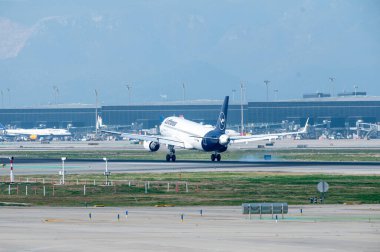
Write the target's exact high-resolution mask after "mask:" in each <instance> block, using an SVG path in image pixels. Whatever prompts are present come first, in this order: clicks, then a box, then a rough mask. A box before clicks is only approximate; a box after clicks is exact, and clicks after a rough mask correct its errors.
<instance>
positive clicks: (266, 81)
mask: <svg viewBox="0 0 380 252" xmlns="http://www.w3.org/2000/svg"><path fill="white" fill-rule="evenodd" d="M269 82H270V81H269V80H265V81H264V83H265V86H267V102H268V101H269V89H268V87H269Z"/></svg>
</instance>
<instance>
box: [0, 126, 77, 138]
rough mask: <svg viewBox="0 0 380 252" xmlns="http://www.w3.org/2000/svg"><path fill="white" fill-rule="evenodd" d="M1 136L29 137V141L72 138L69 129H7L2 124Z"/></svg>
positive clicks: (0, 128) (0, 127)
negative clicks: (44, 138) (47, 138)
mask: <svg viewBox="0 0 380 252" xmlns="http://www.w3.org/2000/svg"><path fill="white" fill-rule="evenodd" d="M0 135H3V136H6V137H18V136H21V137H27V138H28V139H29V140H36V139H39V138H40V137H47V136H49V137H64V136H71V133H70V131H68V130H67V129H53V128H45V129H22V128H18V129H6V128H5V127H4V125H2V124H1V123H0Z"/></svg>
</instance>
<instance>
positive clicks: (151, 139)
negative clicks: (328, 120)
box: [103, 96, 308, 162]
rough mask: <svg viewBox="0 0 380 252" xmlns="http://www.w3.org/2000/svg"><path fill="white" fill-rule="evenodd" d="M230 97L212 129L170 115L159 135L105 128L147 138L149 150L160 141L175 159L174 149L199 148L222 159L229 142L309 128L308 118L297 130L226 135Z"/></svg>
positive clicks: (279, 134) (264, 137)
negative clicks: (138, 133) (130, 132)
mask: <svg viewBox="0 0 380 252" xmlns="http://www.w3.org/2000/svg"><path fill="white" fill-rule="evenodd" d="M228 100H229V97H228V96H226V97H225V99H224V103H223V105H222V108H221V111H220V113H219V116H218V119H217V122H216V125H215V127H212V128H210V127H209V126H207V125H202V124H199V123H196V122H193V121H190V120H186V119H184V118H183V117H176V116H171V117H167V118H165V119H164V120H163V122H162V123H161V125H160V135H136V134H127V133H120V132H112V131H106V130H103V132H106V133H112V134H120V135H122V136H123V137H126V138H129V139H137V140H141V141H144V148H145V149H147V150H150V151H157V150H158V149H159V148H160V146H161V144H166V145H167V147H168V154H167V155H166V161H168V162H169V161H173V162H174V161H175V160H176V155H175V148H176V147H177V148H183V149H196V150H202V151H206V152H212V154H211V160H212V161H215V160H217V161H220V160H221V155H220V153H222V152H225V151H226V150H227V148H228V145H229V144H234V143H240V142H251V141H260V140H274V139H277V138H278V137H280V136H286V135H297V134H303V133H306V131H307V126H308V120H307V122H306V125H305V127H304V128H303V129H302V130H301V131H298V132H286V133H278V134H264V135H250V136H240V135H236V134H227V133H226V125H227V113H228Z"/></svg>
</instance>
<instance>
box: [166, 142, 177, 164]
mask: <svg viewBox="0 0 380 252" xmlns="http://www.w3.org/2000/svg"><path fill="white" fill-rule="evenodd" d="M168 152H169V153H168V154H166V162H170V160H171V161H173V162H175V160H176V157H175V150H174V146H172V145H169V149H168Z"/></svg>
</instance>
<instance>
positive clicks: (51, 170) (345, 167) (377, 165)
mask: <svg viewBox="0 0 380 252" xmlns="http://www.w3.org/2000/svg"><path fill="white" fill-rule="evenodd" d="M7 168H8V169H7ZM61 169H62V163H61V161H60V160H52V159H44V160H42V159H37V160H35V159H31V160H28V159H19V160H17V163H15V164H14V173H15V174H17V175H37V174H40V175H44V174H46V175H47V174H58V172H59V171H60V170H61ZM108 169H109V171H111V172H112V173H163V172H211V171H224V172H234V171H236V172H241V171H250V172H274V173H276V172H277V173H323V174H346V175H348V174H352V175H380V162H305V161H302V162H297V161H288V162H287V161H257V162H239V161H222V162H211V161H179V162H165V161H144V160H137V161H136V160H135V161H131V160H118V161H112V160H110V161H109V162H108ZM104 170H105V162H104V161H103V160H98V159H97V160H92V159H87V160H67V161H66V162H65V171H66V172H67V173H69V174H86V173H88V174H96V173H103V172H104ZM8 174H9V166H6V167H4V168H0V176H7V175H8Z"/></svg>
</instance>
